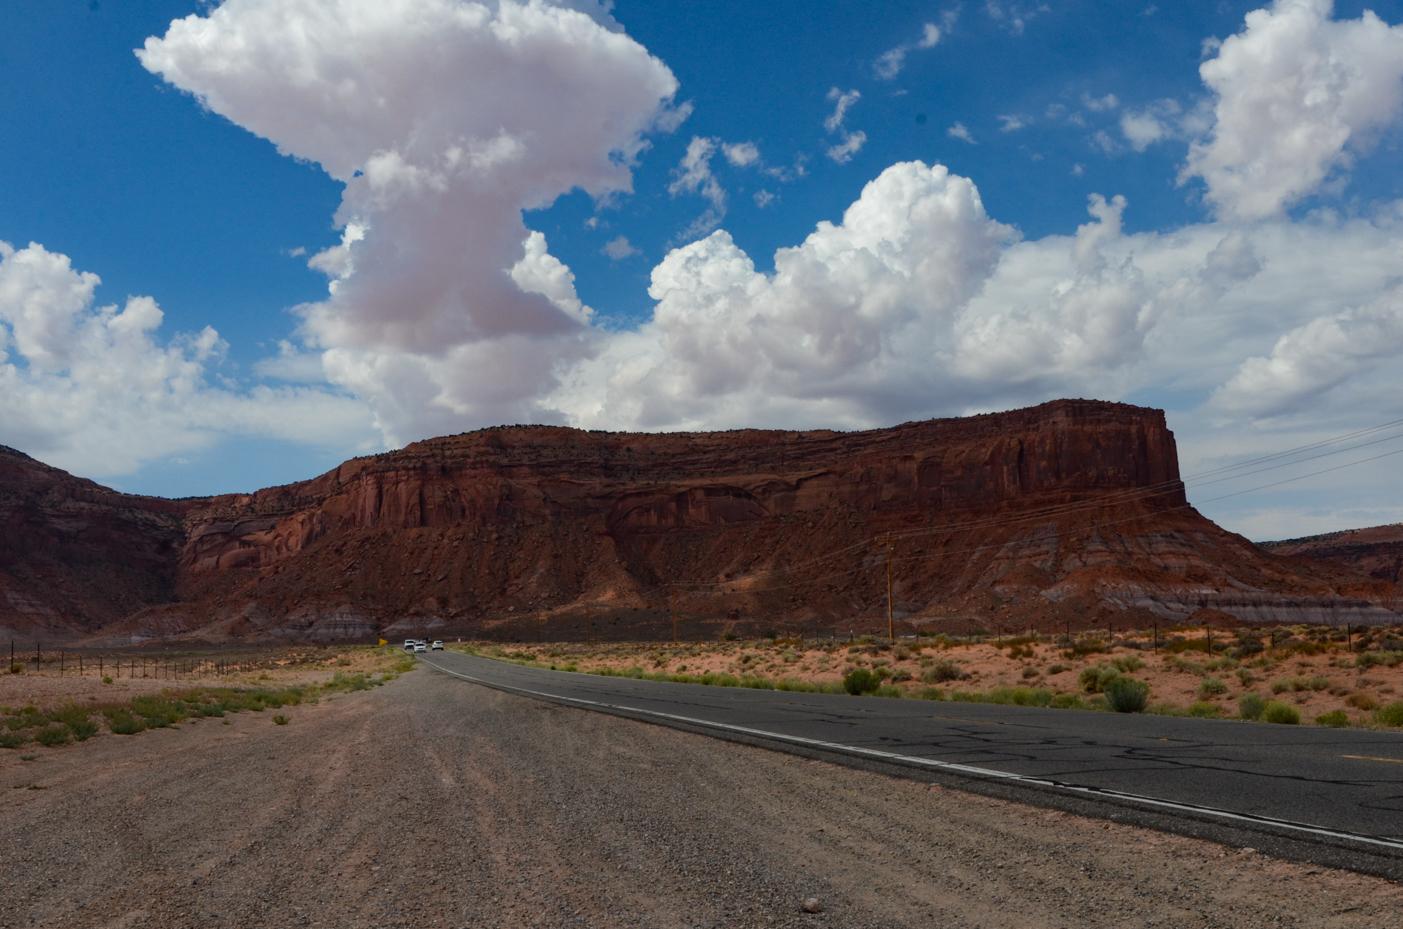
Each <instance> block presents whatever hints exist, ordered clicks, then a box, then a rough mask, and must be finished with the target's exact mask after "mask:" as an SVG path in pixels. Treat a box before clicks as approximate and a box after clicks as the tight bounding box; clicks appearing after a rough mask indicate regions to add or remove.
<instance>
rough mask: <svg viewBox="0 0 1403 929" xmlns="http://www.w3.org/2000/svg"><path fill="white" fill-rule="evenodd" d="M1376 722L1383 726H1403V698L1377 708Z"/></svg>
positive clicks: (1375, 713) (1375, 712)
mask: <svg viewBox="0 0 1403 929" xmlns="http://www.w3.org/2000/svg"><path fill="white" fill-rule="evenodd" d="M1374 722H1376V723H1378V724H1379V725H1381V726H1403V700H1400V701H1398V702H1397V703H1390V704H1389V705H1388V706H1381V707H1379V708H1378V709H1377V710H1375V711H1374Z"/></svg>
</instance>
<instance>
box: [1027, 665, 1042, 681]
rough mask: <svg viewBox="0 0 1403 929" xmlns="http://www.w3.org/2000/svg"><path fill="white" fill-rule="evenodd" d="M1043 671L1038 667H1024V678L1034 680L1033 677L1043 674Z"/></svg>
mask: <svg viewBox="0 0 1403 929" xmlns="http://www.w3.org/2000/svg"><path fill="white" fill-rule="evenodd" d="M1041 673H1042V672H1041V671H1039V670H1038V669H1037V668H1024V669H1023V679H1024V680H1025V681H1027V680H1032V679H1033V678H1035V677H1037V676H1038V675H1039V674H1041Z"/></svg>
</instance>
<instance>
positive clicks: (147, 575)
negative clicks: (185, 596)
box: [0, 446, 188, 638]
mask: <svg viewBox="0 0 1403 929" xmlns="http://www.w3.org/2000/svg"><path fill="white" fill-rule="evenodd" d="M187 508H188V507H187V506H186V504H185V503H183V502H181V501H171V500H160V499H157V498H154V497H134V496H130V495H127V494H121V493H117V492H116V491H113V490H109V489H107V488H106V487H102V486H100V485H98V484H95V483H93V482H92V481H88V480H83V479H82V478H76V477H73V476H72V475H69V474H67V473H66V472H63V471H60V470H58V469H57V468H51V467H49V466H48V465H45V464H42V463H41V462H38V461H35V460H34V459H33V458H30V457H29V456H28V455H25V454H23V453H21V452H17V451H15V450H14V449H10V448H6V447H4V446H0V634H3V632H4V631H11V632H17V633H20V634H22V635H24V636H48V637H51V638H52V637H65V636H71V635H72V634H73V632H74V631H75V630H83V629H92V628H95V627H96V626H98V625H101V624H102V623H106V622H111V621H114V620H118V619H121V618H122V617H124V616H127V615H129V614H131V613H132V612H134V611H135V610H139V609H141V608H142V607H145V606H149V605H151V604H152V603H159V602H162V601H165V600H170V599H172V598H173V597H174V595H175V575H176V558H177V556H178V555H179V553H180V548H181V546H182V545H183V544H184V542H185V529H184V526H183V525H182V523H181V516H182V514H183V513H184V511H185V510H186V509H187Z"/></svg>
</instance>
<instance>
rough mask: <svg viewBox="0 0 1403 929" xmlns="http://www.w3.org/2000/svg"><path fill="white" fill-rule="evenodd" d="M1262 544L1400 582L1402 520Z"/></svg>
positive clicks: (1278, 551)
mask: <svg viewBox="0 0 1403 929" xmlns="http://www.w3.org/2000/svg"><path fill="white" fill-rule="evenodd" d="M1262 548H1264V549H1266V550H1267V551H1269V552H1272V553H1274V554H1277V555H1304V556H1308V557H1311V558H1320V559H1324V560H1326V561H1333V562H1336V563H1338V564H1342V565H1345V566H1347V567H1349V568H1352V569H1353V570H1355V571H1358V572H1359V573H1360V574H1367V575H1369V576H1370V577H1375V578H1378V579H1379V580H1384V581H1391V582H1393V583H1395V584H1397V583H1400V582H1403V523H1394V524H1393V525H1391V526H1371V527H1369V528H1368V529H1349V530H1346V531H1344V532H1327V533H1325V534H1324V535H1313V536H1307V537H1305V538H1301V539H1284V540H1282V541H1280V542H1264V543H1262Z"/></svg>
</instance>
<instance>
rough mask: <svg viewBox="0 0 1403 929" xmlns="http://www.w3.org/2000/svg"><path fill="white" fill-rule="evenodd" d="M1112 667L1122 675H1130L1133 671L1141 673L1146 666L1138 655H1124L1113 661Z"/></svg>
mask: <svg viewBox="0 0 1403 929" xmlns="http://www.w3.org/2000/svg"><path fill="white" fill-rule="evenodd" d="M1111 665H1112V666H1113V667H1114V668H1115V669H1116V670H1117V671H1119V672H1121V673H1122V674H1129V673H1131V672H1132V671H1139V670H1140V669H1141V668H1143V667H1144V666H1145V662H1143V661H1142V660H1140V658H1139V656H1137V655H1123V656H1121V657H1120V658H1113V659H1111Z"/></svg>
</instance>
